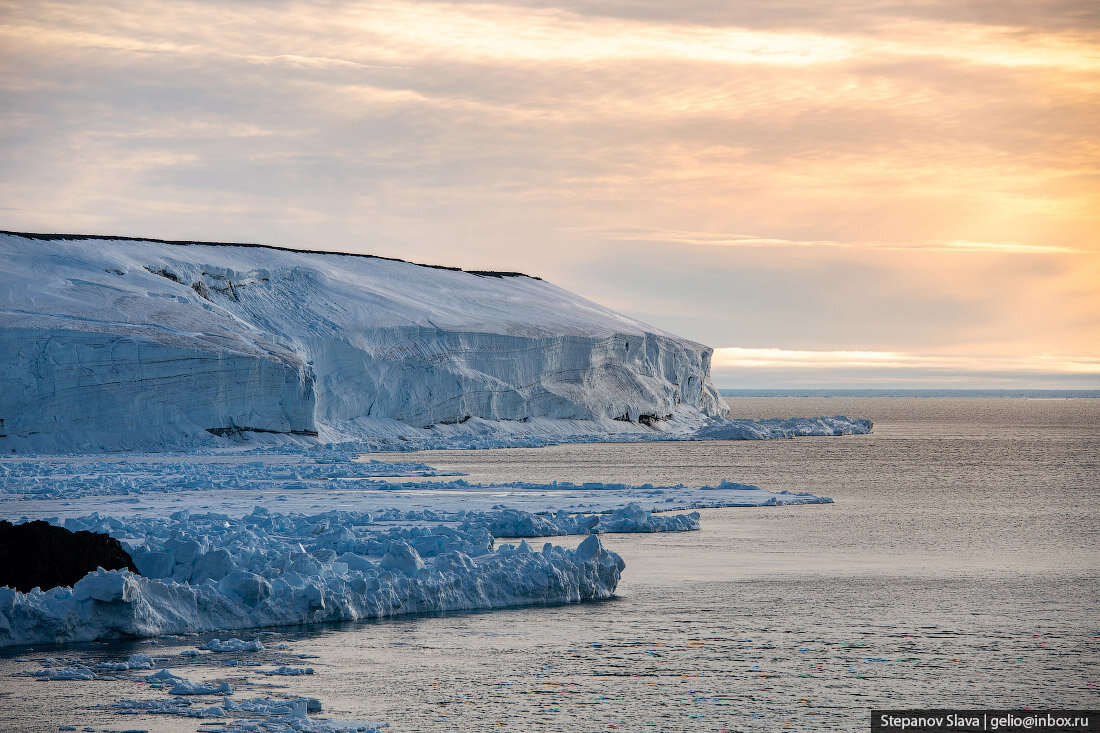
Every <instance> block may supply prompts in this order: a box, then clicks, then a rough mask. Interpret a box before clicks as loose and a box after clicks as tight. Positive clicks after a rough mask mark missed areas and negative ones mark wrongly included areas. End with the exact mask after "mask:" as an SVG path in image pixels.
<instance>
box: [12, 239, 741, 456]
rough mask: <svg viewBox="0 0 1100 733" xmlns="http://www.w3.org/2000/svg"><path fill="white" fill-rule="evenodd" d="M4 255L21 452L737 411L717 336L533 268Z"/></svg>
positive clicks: (63, 252) (31, 243)
mask: <svg viewBox="0 0 1100 733" xmlns="http://www.w3.org/2000/svg"><path fill="white" fill-rule="evenodd" d="M0 257H2V259H3V262H4V265H5V267H4V269H3V271H2V272H0V379H2V380H3V384H4V389H3V391H2V393H0V420H3V423H2V424H0V435H3V436H5V437H0V442H3V444H6V445H9V446H10V447H13V448H16V449H17V450H19V449H49V448H61V449H64V448H67V447H81V448H84V449H88V448H93V447H101V448H111V447H119V448H123V447H139V446H141V447H153V446H155V445H158V444H169V443H172V442H179V441H184V442H186V441H193V440H195V439H203V440H210V439H212V438H211V434H210V433H209V432H207V431H208V430H219V429H226V428H233V427H240V428H249V429H256V430H266V431H272V432H280V433H291V432H296V433H311V432H316V431H318V430H320V431H321V432H322V435H325V434H332V435H340V436H354V435H356V434H357V433H358V434H362V433H364V432H365V431H367V432H369V430H370V429H371V425H372V424H374V423H377V421H378V419H380V418H381V419H389V420H398V421H400V422H401V423H404V424H407V425H409V426H412V427H414V428H421V427H425V426H428V425H432V424H440V423H444V424H453V423H461V422H462V421H464V420H466V419H468V418H471V417H476V418H485V419H488V420H508V421H522V420H526V419H530V418H539V417H547V418H568V419H571V420H594V421H596V423H600V422H603V423H605V424H607V422H608V420H609V419H612V418H625V419H626V420H629V421H633V422H635V423H636V422H638V421H639V420H640V419H643V418H644V419H646V420H648V416H656V417H658V418H664V417H666V416H674V417H676V418H678V419H680V418H688V419H689V420H690V419H691V418H701V417H703V416H709V415H715V414H720V413H721V412H723V409H724V408H723V407H722V405H721V402H720V400H719V398H718V395H717V393H716V392H715V390H714V389H713V387H712V386H711V384H710V382H709V379H708V373H709V368H710V353H711V352H710V349H708V348H707V347H704V346H702V345H700V344H696V343H693V342H690V341H687V340H684V339H680V338H678V337H676V336H673V335H671V334H668V333H664V332H661V331H659V330H657V329H653V328H652V327H649V326H646V325H645V324H643V323H640V322H638V321H635V320H633V319H630V318H627V317H625V316H622V315H620V314H618V313H615V312H613V311H610V310H608V309H606V308H603V307H601V306H599V305H596V304H595V303H592V302H590V301H586V300H584V299H582V298H579V297H577V296H575V295H573V294H571V293H569V292H567V291H564V290H562V289H560V288H557V287H555V286H553V285H550V284H549V283H546V282H543V281H541V280H538V279H535V278H530V277H525V276H515V277H491V276H482V275H478V274H473V273H468V272H462V271H456V270H450V269H443V268H432V267H424V266H419V265H413V264H410V263H405V262H399V261H391V260H384V259H379V258H368V257H355V256H346V255H338V254H318V253H297V252H290V251H285V250H275V249H271V248H257V247H240V246H220V245H218V246H215V245H195V244H190V245H185V246H180V245H170V244H166V243H157V242H150V241H118V240H90V239H79V240H56V241H45V240H39V239H29V238H24V237H20V236H17V235H11V234H0ZM673 422H675V421H673ZM0 447H3V445H0Z"/></svg>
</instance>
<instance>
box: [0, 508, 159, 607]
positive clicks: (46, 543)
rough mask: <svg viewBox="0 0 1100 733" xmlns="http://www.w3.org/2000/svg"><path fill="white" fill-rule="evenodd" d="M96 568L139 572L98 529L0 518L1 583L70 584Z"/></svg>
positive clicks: (25, 587) (22, 587)
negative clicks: (75, 529)
mask: <svg viewBox="0 0 1100 733" xmlns="http://www.w3.org/2000/svg"><path fill="white" fill-rule="evenodd" d="M96 568H103V569H104V570H121V569H123V568H126V569H128V570H129V571H130V572H132V573H135V574H137V575H140V573H139V572H138V569H137V566H136V565H134V561H133V560H132V559H131V558H130V555H129V554H128V553H127V552H126V550H124V549H122V545H121V544H119V541H118V540H116V539H115V538H113V537H110V536H109V535H105V534H101V533H99V532H87V531H84V530H81V531H79V532H70V531H69V530H67V529H65V528H64V527H55V526H54V525H52V524H48V523H47V522H42V521H35V522H27V523H26V524H12V523H11V522H6V521H3V522H0V585H6V586H10V587H12V588H15V589H16V590H18V591H21V592H23V593H27V592H29V591H30V590H31V589H32V588H35V587H38V588H41V589H42V590H49V589H50V588H54V587H57V586H71V585H72V584H73V583H75V582H76V581H78V580H80V579H81V578H83V577H84V576H85V575H87V574H88V573H90V572H92V571H93V570H95V569H96Z"/></svg>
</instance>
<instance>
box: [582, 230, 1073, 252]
mask: <svg viewBox="0 0 1100 733" xmlns="http://www.w3.org/2000/svg"><path fill="white" fill-rule="evenodd" d="M581 231H585V232H589V233H592V234H596V235H599V236H603V237H606V238H608V239H612V240H615V241H620V242H675V243H678V244H693V245H701V246H711V247H810V248H826V249H828V248H841V249H862V250H886V251H897V252H913V251H921V250H923V251H931V252H989V253H996V254H1084V253H1085V252H1086V250H1083V249H1076V248H1073V247H1061V246H1057V245H1042V244H1020V243H1016V242H967V241H958V240H956V241H946V242H837V241H830V240H793V239H779V238H775V237H757V236H753V235H751V234H716V233H714V232H693V231H684V230H675V229H661V228H657V227H584V228H581Z"/></svg>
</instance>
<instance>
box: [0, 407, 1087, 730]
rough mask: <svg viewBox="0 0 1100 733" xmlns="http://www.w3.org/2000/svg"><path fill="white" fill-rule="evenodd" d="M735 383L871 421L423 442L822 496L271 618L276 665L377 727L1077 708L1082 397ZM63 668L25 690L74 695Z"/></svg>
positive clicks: (697, 723)
mask: <svg viewBox="0 0 1100 733" xmlns="http://www.w3.org/2000/svg"><path fill="white" fill-rule="evenodd" d="M732 404H733V406H734V410H735V413H736V416H738V417H761V418H764V417H788V416H792V415H811V414H813V415H818V414H838V413H843V414H848V415H854V416H860V417H870V418H872V419H873V420H874V421H875V430H874V433H873V434H872V435H869V436H851V437H845V438H806V439H797V440H787V441H768V442H706V443H662V444H633V445H629V444H628V445H573V446H557V447H552V448H545V449H537V450H527V449H510V450H496V451H476V452H457V451H456V452H432V453H425V454H420V455H418V456H417V457H418V458H419V459H420V460H423V461H424V462H426V463H429V464H431V465H434V466H436V467H438V468H443V469H454V470H461V471H464V472H467V473H469V474H471V476H472V478H474V479H478V480H494V481H504V480H509V479H524V480H553V479H559V480H571V481H586V480H613V481H624V482H630V483H646V482H652V483H680V482H682V483H685V484H697V485H702V484H708V483H714V482H716V481H719V480H721V479H723V478H728V479H732V480H736V481H743V482H746V483H755V484H758V485H760V486H762V487H764V488H768V489H790V490H793V491H811V492H813V493H815V494H820V495H826V496H831V497H833V498H834V499H835V502H836V503H834V504H831V505H824V506H805V507H778V508H775V507H766V508H757V509H724V510H710V511H705V512H704V513H703V529H702V531H700V532H693V533H685V534H678V535H608V536H605V538H604V541H605V544H606V545H607V546H608V547H610V548H611V549H613V550H615V551H616V552H618V553H620V554H621V555H622V556H623V557H624V559H625V560H626V563H627V568H626V571H625V574H624V577H623V580H622V583H621V585H620V587H619V592H618V597H616V598H615V599H612V600H610V601H607V602H602V603H593V604H585V605H578V606H563V607H553V608H524V609H516V610H507V611H498V612H493V613H485V614H460V615H450V616H433V617H418V618H409V619H394V620H389V621H383V622H377V623H364V624H354V625H341V626H330V627H313V628H310V629H302V630H292V631H286V632H280V633H281V635H283V636H285V637H286V638H288V639H290V640H291V641H293V642H294V648H295V650H296V651H300V652H309V653H313V654H317V655H319V657H320V658H319V659H317V660H312V661H311V664H312V665H313V666H315V667H316V668H317V672H318V674H317V675H315V676H313V677H310V678H296V679H295V680H293V682H292V683H288V684H293V688H294V691H295V692H298V693H300V694H307V695H312V696H315V697H319V698H321V699H322V700H323V702H324V703H325V706H326V712H327V714H330V715H332V716H334V717H341V716H343V717H346V718H352V719H372V720H386V721H389V722H390V723H391V730H393V731H395V732H398V731H469V730H477V731H569V732H574V731H612V730H614V731H653V730H677V731H679V730H683V731H760V732H764V731H781V730H788V731H803V730H806V731H810V730H852V731H865V730H867V729H868V711H869V710H870V709H872V708H878V707H897V708H902V707H936V706H939V707H971V708H980V707H991V708H1009V707H1039V708H1042V707H1083V708H1097V707H1100V612H1098V610H1097V608H1098V604H1100V592H1098V588H1100V583H1098V581H1100V508H1098V503H1100V400H1096V399H1071V400H1027V399H995V398H972V399H967V398H893V397H890V398H887V397H878V398H781V397H773V398H737V399H736V400H733V401H732ZM555 541H560V540H555ZM576 541H577V539H576V538H573V539H568V538H567V539H566V541H565V543H566V544H573V543H576ZM187 643H188V644H191V643H193V642H187ZM132 648H136V647H132V645H130V646H128V645H118V648H117V649H111V648H104V647H100V648H99V651H98V652H97V653H108V652H113V653H119V654H124V653H129V651H130V650H132ZM29 684H30V683H29ZM73 684H74V683H53V684H46V683H43V684H39V685H37V686H35V687H37V688H38V689H41V690H42V691H41V692H36V693H35V694H38V695H39V696H46V697H50V698H52V699H50V700H46V701H45V702H44V703H43V706H45V707H48V706H53V705H70V706H73V705H75V706H82V705H83V706H86V705H88V704H89V702H88V700H87V699H86V698H84V699H81V698H80V697H79V694H84V695H86V694H87V693H86V692H84V693H77V692H76V688H74V687H73ZM86 684H95V683H86ZM32 686H33V685H32ZM25 687H26V686H25ZM44 688H49V690H46V689H44ZM84 689H85V690H87V689H88V688H87V687H85V688H84ZM105 691H106V690H105ZM9 699H10V698H9ZM43 699H44V700H45V697H43ZM59 719H60V718H59ZM67 719H71V718H67ZM124 722H125V721H124ZM55 725H56V724H55ZM0 727H2V726H0ZM124 727H125V726H124ZM145 727H147V728H149V729H150V730H194V729H195V728H194V723H187V722H184V721H168V720H164V721H153V726H152V727H150V726H149V725H148V724H147V723H146V724H145Z"/></svg>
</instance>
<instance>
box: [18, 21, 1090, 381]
mask: <svg viewBox="0 0 1100 733" xmlns="http://www.w3.org/2000/svg"><path fill="white" fill-rule="evenodd" d="M727 6H736V7H733V8H730V7H727ZM0 70H2V73H0V95H2V100H3V102H2V105H0V146H2V150H0V152H2V153H3V159H4V161H5V163H4V165H3V166H2V167H0V193H2V196H0V206H2V207H3V208H2V209H0V211H2V212H3V216H2V217H0V219H2V225H0V228H4V229H13V230H33V231H79V232H88V233H108V234H109V233H118V234H127V235H148V236H155V237H164V238H181V239H182V238H194V239H214V240H221V241H225V240H240V241H259V242H265V243H272V244H284V245H288V246H294V247H307V248H308V247H315V248H324V249H346V250H349V251H363V252H373V253H377V254H381V255H387V256H397V257H404V258H407V259H413V260H418V261H426V262H433V263H444V264H452V265H461V266H465V267H469V268H496V269H508V270H521V271H526V272H531V273H532V274H538V275H541V276H543V277H546V278H547V279H550V280H552V281H554V282H556V283H557V284H560V285H562V286H564V287H567V288H570V289H572V290H575V291H578V292H581V293H582V294H584V295H586V296H588V297H590V298H593V299H594V300H598V301H600V302H602V303H604V304H606V305H609V306H612V307H615V308H618V309H621V310H624V311H626V312H629V313H631V314H633V315H637V316H639V317H641V318H643V319H645V320H647V321H649V322H650V323H653V324H654V325H656V326H659V327H662V328H665V329H668V330H672V331H674V332H677V333H681V334H683V335H686V336H689V337H691V338H694V339H696V340H699V341H703V342H704V343H707V344H709V345H711V346H714V347H716V348H718V349H719V351H718V352H717V353H716V360H715V364H716V368H715V376H716V381H717V382H718V383H719V384H720V385H722V386H731V387H733V386H739V385H750V386H757V385H760V386H784V385H787V384H789V385H795V384H811V385H812V384H818V385H823V386H828V385H830V384H836V385H841V384H843V385H844V386H857V385H859V384H866V385H867V386H883V385H885V386H893V385H904V384H911V385H914V386H947V387H950V386H1073V387H1082V386H1084V387H1092V388H1098V387H1100V242H1098V241H1097V233H1098V232H1100V175H1098V173H1100V171H1098V168H1100V132H1098V130H1100V124H1097V123H1098V122H1100V13H1098V11H1097V9H1096V7H1095V4H1094V3H1092V2H1060V1H1050V2H1029V3H1027V4H1019V5H1015V4H1013V3H1011V2H1004V1H1002V0H997V1H996V2H994V1H993V0H989V1H988V2H968V3H967V2H962V3H960V2H958V1H955V2H946V1H945V2H937V1H936V0H929V1H928V2H922V3H899V4H898V5H897V6H891V5H888V4H884V3H881V2H873V1H872V0H865V1H863V2H830V3H825V2H822V3H819V4H817V5H816V6H815V5H813V4H807V3H794V2H791V3H784V2H782V1H781V0H780V1H777V2H753V1H748V2H743V3H728V2H718V0H685V2H683V3H675V4H673V3H657V2H646V1H639V2H635V3H620V2H610V0H608V1H607V2H585V1H583V0H575V1H574V2H557V3H555V2H550V1H549V0H546V1H540V2H536V1H534V0H532V1H531V2H526V3H523V2H495V3H464V2H459V3H430V2H380V3H340V2H336V3H330V4H325V5H324V6H318V5H315V4H311V3H294V2H287V3H276V4H260V3H255V4H251V3H244V2H240V3H222V2H210V3H203V2H179V3H171V4H168V3H163V4H156V5H153V6H147V7H143V8H141V10H140V11H137V10H134V6H133V4H132V3H124V2H103V3H99V2H82V3H79V4H76V5H73V4H64V3H36V2H20V3H14V2H12V3H0ZM855 352H859V353H862V354H863V355H864V357H866V358H859V359H856V358H853V357H852V356H851V354H852V353H855ZM867 355H873V356H867ZM868 359H869V360H870V361H868Z"/></svg>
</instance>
